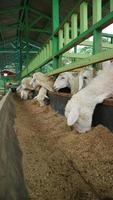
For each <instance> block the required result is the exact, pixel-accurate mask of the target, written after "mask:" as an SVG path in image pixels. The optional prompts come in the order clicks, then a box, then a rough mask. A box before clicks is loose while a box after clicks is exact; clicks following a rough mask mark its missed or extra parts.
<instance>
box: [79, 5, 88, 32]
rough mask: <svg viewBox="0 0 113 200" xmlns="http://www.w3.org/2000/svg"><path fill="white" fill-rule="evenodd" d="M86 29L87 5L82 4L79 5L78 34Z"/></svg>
mask: <svg viewBox="0 0 113 200" xmlns="http://www.w3.org/2000/svg"><path fill="white" fill-rule="evenodd" d="M87 29H88V4H87V3H86V2H83V3H82V4H81V5H80V33H82V32H84V31H86V30H87Z"/></svg>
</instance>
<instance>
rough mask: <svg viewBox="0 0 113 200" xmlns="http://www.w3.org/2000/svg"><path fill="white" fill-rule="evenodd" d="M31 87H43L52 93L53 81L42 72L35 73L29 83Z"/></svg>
mask: <svg viewBox="0 0 113 200" xmlns="http://www.w3.org/2000/svg"><path fill="white" fill-rule="evenodd" d="M30 84H31V86H32V87H33V88H34V89H36V88H37V87H38V86H41V87H44V88H46V89H47V90H49V91H53V80H52V78H51V77H48V76H47V75H46V74H43V73H42V72H36V73H34V74H33V77H32V80H31V82H30Z"/></svg>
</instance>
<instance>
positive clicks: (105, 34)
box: [102, 33, 113, 38]
mask: <svg viewBox="0 0 113 200" xmlns="http://www.w3.org/2000/svg"><path fill="white" fill-rule="evenodd" d="M102 36H103V37H108V38H113V34H109V33H102Z"/></svg>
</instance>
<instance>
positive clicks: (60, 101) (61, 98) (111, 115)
mask: <svg viewBox="0 0 113 200" xmlns="http://www.w3.org/2000/svg"><path fill="white" fill-rule="evenodd" d="M49 98H50V105H51V107H52V108H53V110H55V111H56V112H58V113H59V114H61V115H64V110H65V106H66V104H67V102H68V100H69V99H70V98H71V94H69V93H63V92H49ZM98 124H102V125H104V126H106V127H107V128H109V129H110V130H111V131H113V98H109V99H106V100H105V101H104V102H103V103H101V104H98V105H97V106H96V108H95V111H94V114H93V121H92V126H96V125H98Z"/></svg>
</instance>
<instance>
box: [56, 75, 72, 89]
mask: <svg viewBox="0 0 113 200" xmlns="http://www.w3.org/2000/svg"><path fill="white" fill-rule="evenodd" d="M68 73H69V72H64V73H61V74H60V75H59V76H58V78H57V79H56V81H55V83H54V86H53V87H54V89H55V90H56V91H58V90H60V89H61V88H65V87H69V88H70V85H69V77H68Z"/></svg>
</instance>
